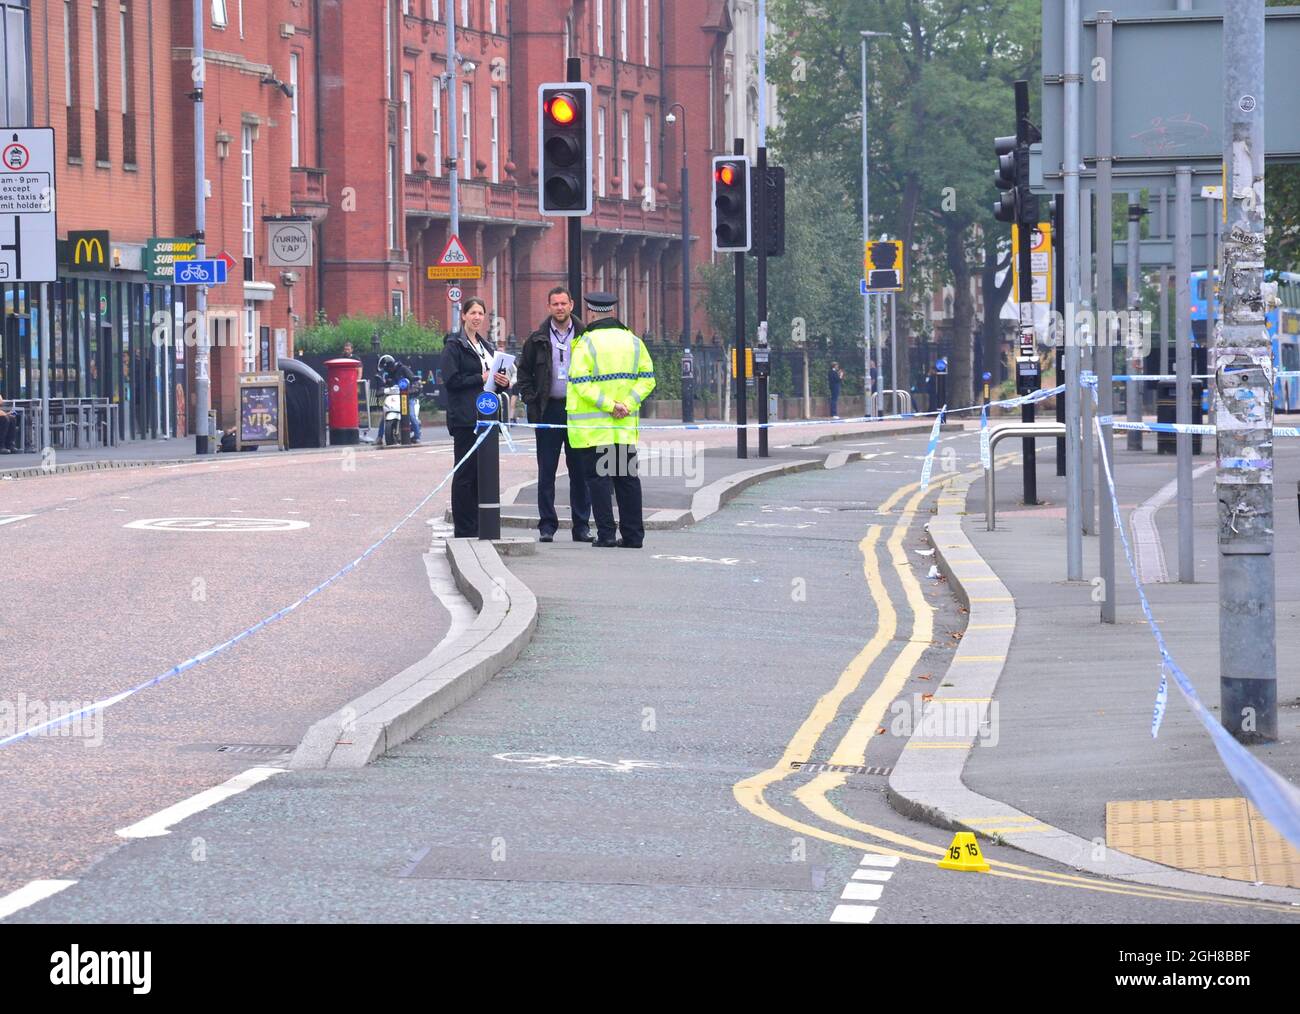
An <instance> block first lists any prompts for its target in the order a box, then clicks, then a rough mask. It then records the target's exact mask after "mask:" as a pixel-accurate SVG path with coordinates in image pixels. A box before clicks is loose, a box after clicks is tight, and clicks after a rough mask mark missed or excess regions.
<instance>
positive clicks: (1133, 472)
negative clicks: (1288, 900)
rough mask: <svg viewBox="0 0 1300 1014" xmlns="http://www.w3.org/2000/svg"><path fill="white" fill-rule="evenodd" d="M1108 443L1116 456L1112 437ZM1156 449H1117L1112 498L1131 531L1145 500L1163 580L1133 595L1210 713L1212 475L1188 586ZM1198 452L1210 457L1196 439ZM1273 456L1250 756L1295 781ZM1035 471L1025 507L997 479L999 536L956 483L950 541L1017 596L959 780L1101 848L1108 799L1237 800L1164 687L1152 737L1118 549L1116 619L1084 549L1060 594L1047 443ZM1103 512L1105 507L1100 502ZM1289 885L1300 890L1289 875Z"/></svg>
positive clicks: (1059, 496)
mask: <svg viewBox="0 0 1300 1014" xmlns="http://www.w3.org/2000/svg"><path fill="white" fill-rule="evenodd" d="M1116 443H1117V445H1121V446H1122V444H1123V440H1122V438H1121V439H1119V440H1117V441H1116ZM1154 444H1155V441H1154V439H1153V438H1152V437H1151V436H1150V435H1148V436H1147V437H1146V446H1147V450H1146V451H1144V452H1136V451H1128V450H1124V449H1118V450H1117V451H1116V455H1115V474H1116V486H1117V490H1118V493H1119V499H1120V503H1121V507H1122V509H1123V512H1124V517H1125V523H1126V525H1127V526H1128V531H1129V532H1130V533H1131V532H1132V531H1133V524H1134V514H1135V512H1138V513H1141V512H1139V511H1138V509H1139V508H1140V507H1142V505H1144V504H1147V505H1148V512H1150V511H1151V507H1152V506H1154V507H1155V510H1154V515H1153V516H1154V518H1155V522H1156V533H1157V536H1158V539H1159V544H1160V546H1161V548H1162V550H1163V556H1164V559H1165V561H1167V571H1168V572H1171V573H1172V575H1173V580H1172V581H1165V582H1155V583H1149V584H1147V586H1146V590H1147V594H1148V597H1149V599H1150V601H1151V604H1152V608H1153V610H1154V613H1155V616H1156V618H1157V620H1158V622H1159V623H1160V624H1161V627H1162V629H1163V630H1164V633H1165V637H1166V639H1167V641H1168V643H1169V646H1170V649H1171V652H1172V654H1173V656H1174V658H1175V659H1176V660H1177V662H1178V664H1179V665H1180V666H1181V667H1182V668H1183V670H1184V671H1185V672H1186V673H1187V674H1188V676H1189V677H1190V678H1191V680H1192V682H1193V683H1194V684H1195V685H1196V687H1197V690H1198V692H1199V694H1200V696H1201V697H1202V699H1203V700H1204V701H1205V702H1206V704H1207V706H1208V707H1210V708H1211V710H1213V711H1217V710H1218V699H1219V693H1218V657H1219V653H1218V595H1219V590H1218V583H1217V558H1218V554H1217V545H1216V541H1215V538H1216V535H1215V506H1216V503H1215V497H1214V474H1213V469H1212V468H1209V469H1204V470H1202V469H1201V467H1200V466H1203V465H1206V464H1211V465H1212V463H1213V456H1212V454H1206V455H1203V456H1200V457H1198V458H1197V459H1195V466H1196V468H1197V471H1198V478H1197V479H1196V480H1195V482H1194V496H1193V499H1194V518H1195V526H1194V527H1195V550H1196V553H1195V563H1196V571H1195V573H1196V583H1195V584H1187V585H1184V584H1179V583H1177V580H1176V579H1177V573H1178V568H1177V561H1178V532H1177V508H1176V504H1175V503H1174V502H1172V501H1166V500H1165V499H1164V498H1160V499H1158V500H1156V501H1155V503H1154V504H1151V503H1149V501H1151V500H1152V498H1153V497H1155V496H1156V494H1157V493H1158V492H1159V491H1160V490H1161V488H1162V487H1164V486H1165V485H1166V484H1167V483H1168V482H1169V481H1171V480H1172V479H1173V478H1174V468H1175V459H1174V458H1173V457H1172V456H1158V455H1157V454H1156V453H1155V451H1154ZM1004 446H1005V445H1004ZM1206 449H1207V451H1209V450H1211V449H1212V444H1211V443H1209V442H1208V441H1207V448H1206ZM1276 450H1277V483H1276V490H1277V503H1276V506H1277V531H1278V538H1277V542H1276V550H1275V557H1274V559H1275V567H1276V581H1277V656H1278V659H1279V665H1278V700H1279V705H1280V707H1279V740H1278V742H1276V743H1273V744H1267V745H1260V746H1254V747H1251V748H1250V750H1251V752H1252V753H1254V755H1255V756H1256V757H1258V758H1259V759H1260V760H1262V761H1263V762H1265V763H1266V764H1268V765H1269V766H1271V767H1272V768H1274V770H1276V771H1278V772H1279V773H1280V774H1282V775H1283V776H1284V777H1285V778H1287V779H1288V780H1290V781H1291V782H1292V783H1296V782H1298V781H1300V671H1297V670H1296V668H1295V666H1293V665H1291V664H1289V660H1291V659H1294V658H1295V657H1296V655H1297V651H1300V626H1298V625H1297V623H1296V619H1297V617H1298V616H1300V558H1298V556H1300V540H1297V539H1296V537H1295V535H1296V533H1295V517H1294V514H1293V513H1292V511H1291V501H1290V498H1289V495H1288V494H1287V491H1288V490H1290V489H1292V488H1294V485H1293V483H1294V481H1295V480H1296V479H1297V478H1300V448H1297V447H1296V446H1295V445H1294V443H1293V442H1288V441H1279V442H1278V445H1277V448H1276ZM1039 464H1040V467H1039V469H1038V494H1039V501H1040V505H1039V506H1035V507H1025V506H1024V505H1023V503H1022V502H1020V500H1019V497H1020V494H1021V490H1020V475H1019V473H1020V468H1019V465H1018V463H1017V465H1016V466H1015V467H1013V468H1008V469H1006V470H1004V471H1003V472H1002V473H1001V475H1000V477H999V484H998V508H997V509H998V526H997V531H994V532H988V531H986V530H985V527H986V526H985V524H984V521H985V518H984V510H983V503H984V488H983V480H982V479H979V480H977V481H975V482H973V483H972V484H971V485H970V494H969V498H968V503H967V506H966V511H967V513H966V514H965V516H964V517H963V518H962V519H961V530H962V531H963V532H964V534H965V536H966V538H967V539H968V540H969V544H970V545H971V546H972V547H973V549H974V551H975V553H976V555H977V556H978V557H979V558H981V559H982V560H983V561H984V562H986V563H987V565H988V567H989V568H991V571H992V572H993V573H994V574H996V576H997V578H999V579H1000V580H1001V582H1002V584H1003V585H1005V588H1006V590H1007V592H1009V594H1010V595H1011V596H1012V597H1013V598H1014V600H1015V602H1014V610H1013V612H1014V622H1015V632H1014V636H1013V637H1012V639H1011V642H1010V652H1009V654H1008V655H1007V657H1006V662H1005V665H1004V666H1002V669H1001V676H1000V679H998V680H997V681H996V688H997V690H996V699H997V701H998V704H999V706H1000V709H1001V710H1000V715H999V718H1000V735H999V739H998V743H997V749H975V750H972V751H971V753H970V755H969V761H968V763H967V764H966V766H965V771H964V781H965V784H966V785H967V786H969V788H970V789H972V790H974V791H975V792H977V793H980V794H982V795H984V796H986V797H990V798H992V799H996V800H1000V801H1003V802H1005V803H1007V804H1010V805H1011V806H1014V807H1015V808H1017V809H1018V810H1019V811H1022V812H1023V813H1025V814H1029V815H1032V816H1033V817H1035V818H1037V819H1038V820H1040V821H1041V822H1042V823H1043V824H1045V825H1048V826H1051V827H1055V828H1060V829H1064V830H1065V831H1068V832H1069V833H1070V834H1072V835H1074V836H1076V837H1077V838H1078V839H1082V840H1084V841H1086V842H1093V841H1097V840H1103V841H1104V840H1105V839H1106V832H1107V826H1106V807H1107V804H1108V803H1113V802H1116V801H1124V800H1182V799H1219V798H1233V797H1240V795H1241V791H1240V789H1238V788H1237V786H1236V785H1235V784H1234V782H1233V781H1232V779H1231V778H1230V777H1229V775H1228V774H1227V771H1226V770H1225V768H1224V766H1223V764H1222V762H1221V761H1220V759H1219V757H1218V755H1217V753H1216V752H1215V750H1214V748H1213V746H1212V744H1211V741H1210V739H1209V737H1208V736H1207V734H1206V732H1205V730H1204V728H1203V727H1202V726H1201V724H1200V723H1199V721H1197V720H1196V718H1195V716H1194V715H1193V714H1192V712H1191V710H1190V709H1189V708H1188V707H1187V706H1186V704H1185V703H1184V701H1183V700H1182V697H1181V695H1180V694H1179V692H1178V690H1177V689H1176V688H1175V687H1174V686H1173V685H1172V681H1171V686H1170V690H1169V705H1168V709H1167V712H1166V717H1165V720H1164V723H1163V726H1162V729H1161V732H1160V735H1159V738H1158V739H1155V740H1153V739H1152V738H1151V732H1150V728H1151V713H1152V707H1153V705H1154V702H1155V694H1156V688H1157V685H1158V682H1159V674H1160V657H1159V654H1158V651H1157V649H1156V646H1155V641H1154V638H1153V636H1152V634H1151V633H1150V631H1149V628H1148V626H1147V624H1146V622H1145V620H1144V619H1143V616H1142V613H1141V610H1140V606H1139V603H1138V599H1137V593H1136V587H1135V584H1134V582H1133V580H1132V579H1131V577H1130V572H1129V570H1128V566H1127V563H1126V561H1125V558H1124V555H1123V550H1122V547H1121V546H1120V544H1119V541H1118V540H1116V555H1117V580H1118V599H1117V601H1118V613H1117V622H1116V624H1114V625H1113V626H1103V625H1102V624H1101V623H1100V612H1099V610H1100V606H1099V605H1098V603H1097V602H1096V601H1094V590H1095V588H1096V583H1095V582H1096V581H1097V580H1099V578H1096V575H1097V574H1098V569H1099V568H1098V563H1097V546H1098V540H1097V539H1096V538H1094V537H1087V538H1085V540H1084V576H1085V581H1084V582H1081V583H1069V582H1067V581H1066V580H1065V541H1064V500H1065V488H1064V483H1065V480H1064V479H1063V478H1058V477H1057V476H1056V474H1055V450H1054V442H1048V441H1043V442H1040V451H1039ZM1103 502H1104V503H1107V504H1108V499H1107V500H1106V501H1103ZM1161 505H1163V506H1161ZM1107 509H1108V510H1109V507H1107ZM1130 541H1133V535H1132V534H1130ZM958 580H960V578H959V579H958ZM971 590H972V593H973V594H976V595H986V594H988V586H987V585H985V586H982V587H981V586H971ZM973 616H974V607H972V617H973ZM971 622H972V624H974V622H975V620H974V619H973V618H972V621H971ZM1023 837H1025V836H1022V838H1023ZM1026 847H1029V846H1026ZM1296 859H1300V856H1297V857H1296ZM1293 862H1295V859H1293ZM1293 877H1294V874H1293ZM1291 883H1292V884H1293V886H1297V887H1300V883H1297V882H1296V881H1295V880H1294V879H1292V881H1291ZM1297 897H1298V898H1300V894H1298V895H1297Z"/></svg>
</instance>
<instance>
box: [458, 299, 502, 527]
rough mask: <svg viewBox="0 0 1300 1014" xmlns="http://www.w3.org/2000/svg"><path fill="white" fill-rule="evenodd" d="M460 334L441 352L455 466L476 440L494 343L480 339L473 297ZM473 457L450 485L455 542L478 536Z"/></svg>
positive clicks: (483, 321)
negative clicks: (479, 405)
mask: <svg viewBox="0 0 1300 1014" xmlns="http://www.w3.org/2000/svg"><path fill="white" fill-rule="evenodd" d="M461 322H462V324H461V329H460V330H459V331H457V332H455V333H454V334H449V335H448V336H447V341H446V343H445V344H444V345H443V347H442V382H443V386H444V388H445V389H446V391H447V432H449V433H450V434H451V439H452V444H453V447H454V454H455V458H456V461H457V462H458V463H461V459H463V458H464V457H465V456H466V455H467V454H469V452H470V449H471V448H472V447H473V446H474V441H475V440H477V439H478V433H477V432H476V428H477V426H478V406H477V404H476V402H477V401H478V396H479V395H480V394H482V393H483V390H484V388H485V387H486V386H487V382H488V379H489V377H491V376H492V373H491V369H492V358H493V353H494V349H493V347H492V343H491V342H490V341H488V339H487V338H486V337H485V336H484V331H485V328H486V325H487V306H486V304H484V302H483V300H481V299H478V298H473V299H470V300H468V301H467V302H466V303H465V308H464V310H463V311H462V313H461ZM496 388H497V392H498V393H500V394H505V393H507V392H508V391H509V390H510V378H509V377H508V376H506V375H505V374H504V373H498V374H496ZM476 457H477V454H475V455H471V456H470V457H469V459H468V460H467V461H464V462H463V463H461V464H460V467H459V468H458V469H457V471H456V475H455V478H453V479H452V481H451V517H452V523H453V524H454V526H455V537H456V538H458V539H473V538H477V537H478V462H477V461H476V460H475V458H476Z"/></svg>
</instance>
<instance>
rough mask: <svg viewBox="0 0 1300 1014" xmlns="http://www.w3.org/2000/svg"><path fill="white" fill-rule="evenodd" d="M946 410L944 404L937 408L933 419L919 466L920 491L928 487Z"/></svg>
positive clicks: (946, 407)
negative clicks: (936, 416)
mask: <svg viewBox="0 0 1300 1014" xmlns="http://www.w3.org/2000/svg"><path fill="white" fill-rule="evenodd" d="M947 410H948V406H947V405H945V406H943V408H941V409H939V416H938V418H936V419H935V420H934V428H933V429H932V430H930V446H929V447H927V448H926V449H925V464H924V465H922V466H921V492H922V493H924V492H925V491H926V490H927V489H929V488H930V473H931V472H932V471H933V470H934V449H935V448H936V447H938V446H939V427H941V426H942V425H943V415H944V413H945V412H946V411H947Z"/></svg>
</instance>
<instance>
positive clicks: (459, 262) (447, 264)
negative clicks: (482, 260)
mask: <svg viewBox="0 0 1300 1014" xmlns="http://www.w3.org/2000/svg"><path fill="white" fill-rule="evenodd" d="M438 266H439V267H444V268H472V267H473V266H474V259H473V258H472V257H470V255H469V254H468V253H467V252H466V250H465V247H464V246H463V245H462V244H461V241H460V237H459V236H452V237H451V239H449V240H447V249H446V250H444V251H443V252H442V256H441V257H440V258H439V259H438Z"/></svg>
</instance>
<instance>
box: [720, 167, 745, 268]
mask: <svg viewBox="0 0 1300 1014" xmlns="http://www.w3.org/2000/svg"><path fill="white" fill-rule="evenodd" d="M749 189H750V188H749V159H748V158H746V157H745V156H744V155H719V156H717V157H716V158H714V160H713V249H714V251H715V252H716V253H744V252H745V251H746V250H748V249H749V248H750V246H751V245H752V244H751V241H750V225H751V221H752V219H751V213H752V208H751V207H750V200H749Z"/></svg>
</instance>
